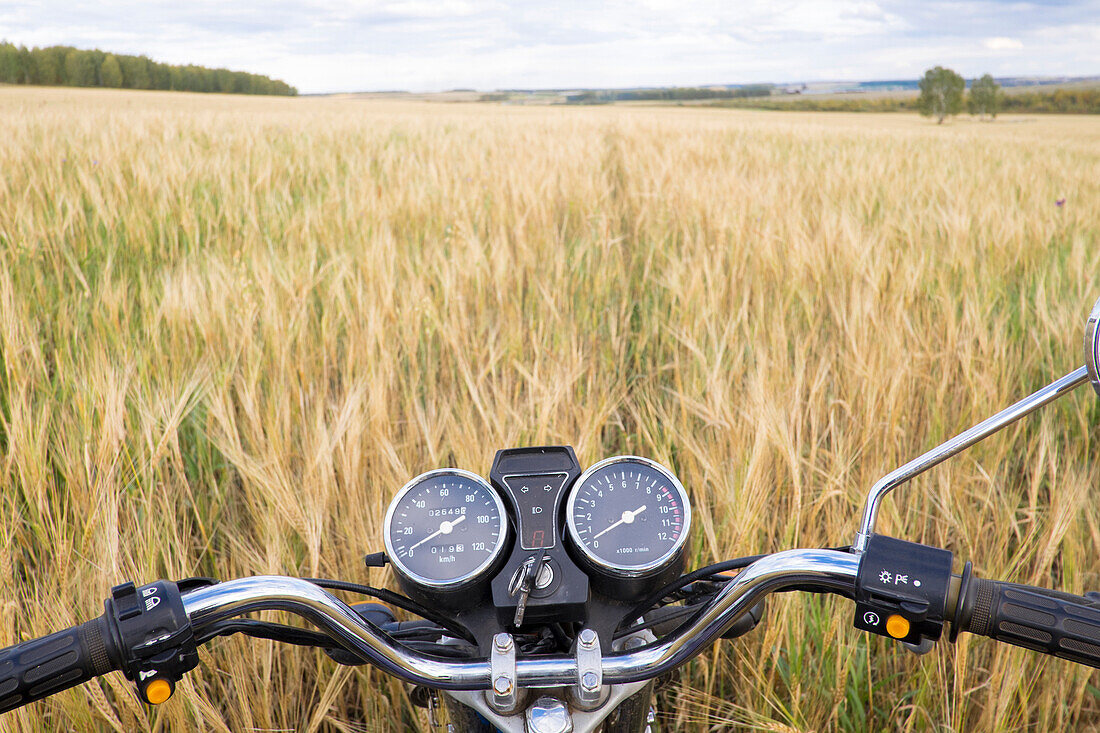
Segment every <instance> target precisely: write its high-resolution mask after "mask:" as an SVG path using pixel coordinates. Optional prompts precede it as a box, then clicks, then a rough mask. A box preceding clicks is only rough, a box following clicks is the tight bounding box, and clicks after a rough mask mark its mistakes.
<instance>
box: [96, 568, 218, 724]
mask: <svg viewBox="0 0 1100 733" xmlns="http://www.w3.org/2000/svg"><path fill="white" fill-rule="evenodd" d="M104 607H105V609H106V614H105V615H106V617H107V619H108V624H107V626H108V628H109V629H110V630H111V636H112V637H113V638H112V639H111V641H112V642H113V646H114V648H115V649H116V650H117V653H118V656H119V658H120V662H121V664H120V667H121V669H122V672H123V673H124V674H125V675H126V677H127V678H128V679H130V680H131V681H133V682H134V683H135V684H136V685H137V689H138V695H139V696H140V697H141V699H142V700H143V701H144V702H146V703H149V704H154V705H155V704H160V703H162V702H164V701H165V700H167V699H168V698H169V697H171V695H172V693H173V692H174V691H175V689H176V682H178V681H179V680H180V679H181V678H182V677H183V675H184V674H186V673H187V672H189V671H191V670H192V669H194V668H195V667H196V666H197V665H198V663H199V653H198V648H197V646H196V644H195V635H194V632H193V630H192V628H191V621H190V619H189V618H188V615H187V612H186V611H185V610H184V607H183V598H182V594H181V593H180V590H179V587H178V586H177V585H176V583H173V582H171V581H168V580H158V581H156V582H155V583H150V584H148V585H143V586H141V587H140V588H139V587H137V586H135V585H134V584H133V583H123V584H122V585H117V586H115V587H114V588H112V589H111V597H110V598H109V599H108V600H107V601H106V602H105V603H104Z"/></svg>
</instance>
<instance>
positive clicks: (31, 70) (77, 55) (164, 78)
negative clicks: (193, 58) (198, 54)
mask: <svg viewBox="0 0 1100 733" xmlns="http://www.w3.org/2000/svg"><path fill="white" fill-rule="evenodd" d="M0 83H5V84H40V85H44V86H69V87H113V88H115V89H166V90H172V91H177V92H220V93H222V94H276V95H283V96H294V95H296V94H298V90H297V89H295V88H294V87H292V86H290V85H289V84H287V83H286V82H284V81H279V80H278V79H272V78H270V77H267V76H262V75H260V74H249V73H248V72H245V71H230V70H229V69H208V68H206V67H204V66H195V65H193V64H187V65H183V66H177V65H174V64H162V63H160V62H158V61H153V60H152V59H150V58H148V57H147V56H127V55H125V54H113V53H107V52H106V51H100V50H98V49H94V50H83V49H78V48H73V47H71V46H48V47H45V48H38V47H34V48H27V47H26V46H16V45H15V44H13V43H0Z"/></svg>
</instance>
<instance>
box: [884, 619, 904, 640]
mask: <svg viewBox="0 0 1100 733" xmlns="http://www.w3.org/2000/svg"><path fill="white" fill-rule="evenodd" d="M886 633H887V634H889V635H890V636H892V637H894V638H895V639H904V638H905V637H907V636H909V619H907V618H905V617H904V616H899V615H898V614H896V613H895V614H894V615H892V616H890V618H888V619H886Z"/></svg>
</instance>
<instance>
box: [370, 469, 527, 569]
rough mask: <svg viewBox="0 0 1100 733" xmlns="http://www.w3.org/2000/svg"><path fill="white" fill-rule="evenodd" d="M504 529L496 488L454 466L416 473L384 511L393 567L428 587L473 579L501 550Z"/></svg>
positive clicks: (389, 553)
mask: <svg viewBox="0 0 1100 733" xmlns="http://www.w3.org/2000/svg"><path fill="white" fill-rule="evenodd" d="M506 532H507V523H506V522H505V519H504V505H503V503H502V502H501V500H500V497H499V496H498V495H497V492H496V491H494V490H493V488H492V487H491V486H489V484H488V483H486V482H485V481H484V479H482V478H481V477H480V476H477V475H475V474H472V473H468V472H466V471H460V470H458V469H440V470H436V471H429V472H428V473H425V474H422V475H420V476H417V477H416V478H414V479H413V480H412V481H410V482H409V483H408V484H406V485H405V487H404V488H403V489H401V491H399V492H398V493H397V496H395V497H394V499H393V501H392V502H391V503H390V508H389V510H388V511H387V512H386V522H385V543H386V552H387V554H388V555H389V557H390V561H391V562H392V563H393V565H394V569H395V570H396V571H397V572H398V573H400V574H401V575H403V576H404V577H406V578H407V579H409V580H411V581H413V582H414V583H417V584H420V585H424V586H428V587H432V588H453V587H459V586H462V585H464V584H466V583H468V582H473V581H474V580H476V579H477V578H478V577H479V576H481V575H482V574H483V573H484V572H485V571H487V570H488V569H489V568H490V566H491V565H492V564H493V563H494V561H495V560H496V559H497V558H498V557H499V556H500V554H501V552H502V551H503V550H504V541H505V535H506Z"/></svg>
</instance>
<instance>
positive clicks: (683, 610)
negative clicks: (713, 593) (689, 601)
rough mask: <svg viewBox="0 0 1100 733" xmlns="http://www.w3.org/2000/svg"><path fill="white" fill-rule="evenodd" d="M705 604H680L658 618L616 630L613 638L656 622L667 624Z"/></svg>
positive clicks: (640, 629) (692, 612) (618, 637)
mask: <svg viewBox="0 0 1100 733" xmlns="http://www.w3.org/2000/svg"><path fill="white" fill-rule="evenodd" d="M705 605H706V604H705V603H696V604H693V605H690V606H681V607H679V608H676V609H672V610H670V611H669V612H668V613H667V614H665V615H663V616H661V617H660V618H655V619H653V620H651V621H642V622H641V623H637V624H634V625H633V626H629V627H627V628H625V629H621V630H619V631H616V632H615V637H614V638H616V639H621V638H623V637H624V636H630V635H631V634H634V633H636V632H638V631H642V630H644V629H649V628H652V627H653V626H656V625H658V624H667V623H668V622H669V621H675V620H677V619H680V618H685V617H687V616H693V615H694V614H695V612H696V611H698V610H699V609H700V608H702V607H703V606H705ZM677 628H679V626H677Z"/></svg>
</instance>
